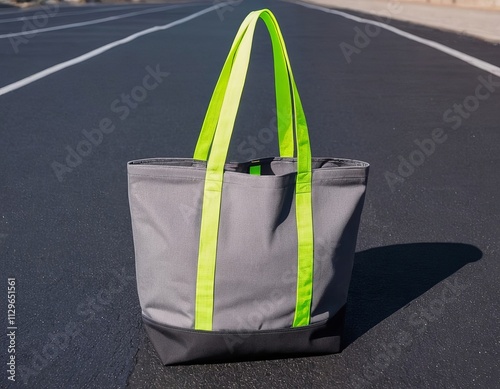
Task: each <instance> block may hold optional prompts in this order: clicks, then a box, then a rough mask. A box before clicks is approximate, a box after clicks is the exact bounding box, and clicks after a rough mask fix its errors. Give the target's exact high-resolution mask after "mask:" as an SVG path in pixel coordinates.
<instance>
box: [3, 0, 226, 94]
mask: <svg viewBox="0 0 500 389" xmlns="http://www.w3.org/2000/svg"><path fill="white" fill-rule="evenodd" d="M225 6H227V3H218V4H215V5H212V6H211V7H208V8H205V9H203V10H201V11H198V12H195V13H194V14H191V15H189V16H186V17H184V18H182V19H179V20H176V21H173V22H170V23H168V24H165V25H163V26H155V27H150V28H147V29H146V30H142V31H139V32H136V33H135V34H132V35H129V36H127V37H125V38H123V39H120V40H117V41H114V42H111V43H108V44H107V45H104V46H101V47H99V48H97V49H94V50H92V51H89V52H88V53H85V54H83V55H80V56H78V57H76V58H73V59H70V60H68V61H65V62H61V63H59V64H57V65H54V66H51V67H50V68H47V69H45V70H42V71H41V72H38V73H35V74H32V75H31V76H28V77H26V78H23V79H22V80H19V81H16V82H14V83H12V84H9V85H6V86H4V87H3V88H0V96H2V95H5V94H7V93H9V92H12V91H14V90H16V89H19V88H22V87H23V86H26V85H29V84H31V83H32V82H35V81H37V80H40V79H41V78H44V77H47V76H49V75H51V74H53V73H56V72H58V71H60V70H63V69H66V68H69V67H70V66H73V65H76V64H79V63H81V62H84V61H86V60H88V59H90V58H93V57H96V56H98V55H99V54H102V53H105V52H106V51H108V50H111V49H112V48H114V47H117V46H120V45H124V44H125V43H128V42H131V41H133V40H135V39H137V38H139V37H141V36H144V35H148V34H151V33H153V32H157V31H162V30H168V29H169V28H172V27H175V26H178V25H179V24H182V23H186V22H188V21H190V20H193V19H195V18H197V17H198V16H201V15H204V14H206V13H209V12H212V11H214V10H216V9H218V8H221V7H225Z"/></svg>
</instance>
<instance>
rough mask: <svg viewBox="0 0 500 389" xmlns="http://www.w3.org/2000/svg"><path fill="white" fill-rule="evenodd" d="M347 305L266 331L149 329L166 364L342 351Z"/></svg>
mask: <svg viewBox="0 0 500 389" xmlns="http://www.w3.org/2000/svg"><path fill="white" fill-rule="evenodd" d="M344 316H345V306H344V307H343V308H342V309H340V311H339V312H338V313H337V314H336V315H335V316H333V317H332V318H330V319H329V320H327V321H326V322H321V323H315V324H312V325H310V326H306V327H297V328H287V329H278V330H263V331H241V332H237V331H235V332H230V331H227V332H226V331H199V330H192V329H183V328H177V327H170V326H166V325H162V324H158V323H154V322H153V321H151V320H150V319H148V318H145V317H143V320H144V326H145V328H146V332H147V333H148V335H149V338H150V339H151V342H152V343H153V345H154V347H155V349H156V351H157V352H158V354H159V356H160V358H161V360H162V362H163V364H165V365H172V364H180V363H215V362H234V361H242V360H256V359H275V358H286V357H296V356H306V355H321V354H333V353H337V352H339V351H340V337H341V334H342V329H343V326H344Z"/></svg>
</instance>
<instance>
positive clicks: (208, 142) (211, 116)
mask: <svg viewBox="0 0 500 389" xmlns="http://www.w3.org/2000/svg"><path fill="white" fill-rule="evenodd" d="M251 21H252V20H251V18H249V17H247V18H246V19H245V20H244V22H243V23H242V24H241V26H240V28H239V30H238V33H237V34H236V37H235V38H234V41H233V44H232V46H231V50H230V51H229V54H228V56H227V58H226V61H225V63H224V66H223V68H222V71H221V74H220V76H219V79H218V80H217V84H216V86H215V89H214V92H213V94H212V99H211V100H210V104H209V106H208V109H207V113H206V115H205V119H204V121H203V125H202V127H201V132H200V135H199V137H198V142H197V144H196V148H195V151H194V156H193V158H194V159H198V160H201V161H206V160H207V159H208V155H209V154H210V148H211V146H212V142H213V138H214V135H215V129H216V127H217V122H218V120H219V116H220V112H221V107H222V102H223V100H224V95H225V93H226V90H227V84H228V81H229V76H230V74H231V70H232V68H233V63H234V56H235V54H236V52H237V51H238V48H239V46H240V43H241V41H242V39H243V36H244V35H245V33H246V31H247V28H248V25H249V24H250V23H251ZM280 38H281V37H280V36H279V35H274V34H271V41H272V48H273V62H274V74H275V82H274V84H275V94H276V115H277V124H278V141H279V148H280V156H281V157H293V145H294V143H293V127H292V125H293V117H292V114H293V113H292V104H291V102H292V98H291V92H290V80H289V78H288V71H287V68H288V66H287V65H288V64H287V63H286V59H285V56H284V55H283V54H282V47H283V44H282V42H281V39H280Z"/></svg>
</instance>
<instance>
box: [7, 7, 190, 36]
mask: <svg viewBox="0 0 500 389" xmlns="http://www.w3.org/2000/svg"><path fill="white" fill-rule="evenodd" d="M181 7H186V4H183V5H168V6H166V7H156V8H153V9H146V10H143V11H136V12H129V13H126V14H121V15H115V16H108V17H107V18H101V19H94V20H88V21H86V22H78V23H71V24H63V25H61V26H54V27H47V28H39V29H38V30H28V31H20V32H11V33H9V34H2V35H0V39H6V38H13V37H16V36H22V35H34V34H40V33H43V32H49V31H57V30H66V29H68V28H77V27H82V26H89V25H91V24H99V23H106V22H112V21H114V20H119V19H125V18H131V17H134V16H138V15H144V14H149V13H154V12H160V11H165V10H168V9H174V8H181Z"/></svg>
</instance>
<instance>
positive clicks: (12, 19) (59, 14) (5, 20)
mask: <svg viewBox="0 0 500 389" xmlns="http://www.w3.org/2000/svg"><path fill="white" fill-rule="evenodd" d="M145 5H146V4H141V5H140V4H138V5H128V6H124V7H116V6H113V7H107V8H104V9H91V10H88V11H75V12H61V13H59V11H60V10H61V7H59V8H48V7H47V8H40V9H39V10H38V11H37V12H35V13H33V14H31V15H25V16H21V17H20V18H11V19H0V24H4V23H13V22H22V21H24V20H26V19H28V20H29V19H35V17H36V15H37V14H40V15H44V14H45V15H46V14H47V13H49V12H57V14H56V15H52V16H50V19H52V18H59V17H61V16H74V15H84V14H93V13H96V12H113V11H121V10H125V9H130V8H140V7H141V6H145ZM148 8H151V6H150V7H148ZM63 9H64V8H63ZM0 16H2V15H1V14H0Z"/></svg>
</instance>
